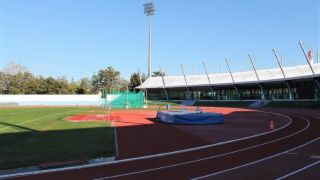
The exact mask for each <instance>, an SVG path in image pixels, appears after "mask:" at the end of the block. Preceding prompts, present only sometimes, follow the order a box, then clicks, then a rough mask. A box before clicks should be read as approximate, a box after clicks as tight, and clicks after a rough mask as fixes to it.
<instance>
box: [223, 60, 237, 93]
mask: <svg viewBox="0 0 320 180" xmlns="http://www.w3.org/2000/svg"><path fill="white" fill-rule="evenodd" d="M225 60H226V63H227V66H228V69H229V73H230V76H231V79H232V82H233V86H234V89H235V90H236V94H237V96H238V99H240V94H239V92H238V88H237V86H236V84H235V81H234V78H233V75H232V72H231V68H230V66H229V62H228V60H227V58H225Z"/></svg>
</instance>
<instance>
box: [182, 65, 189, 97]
mask: <svg viewBox="0 0 320 180" xmlns="http://www.w3.org/2000/svg"><path fill="white" fill-rule="evenodd" d="M181 70H182V73H183V77H184V82H185V84H186V89H187V93H188V96H189V97H187V99H189V98H190V97H191V94H190V90H189V88H188V82H187V77H186V74H185V72H184V69H183V65H182V64H181Z"/></svg>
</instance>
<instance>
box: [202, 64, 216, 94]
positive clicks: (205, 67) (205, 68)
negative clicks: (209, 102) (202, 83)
mask: <svg viewBox="0 0 320 180" xmlns="http://www.w3.org/2000/svg"><path fill="white" fill-rule="evenodd" d="M203 67H204V70H205V71H206V74H207V78H208V82H209V86H210V90H211V93H212V99H213V100H214V96H213V95H214V91H213V87H212V84H211V81H210V77H209V74H208V69H207V66H206V64H205V63H204V62H203Z"/></svg>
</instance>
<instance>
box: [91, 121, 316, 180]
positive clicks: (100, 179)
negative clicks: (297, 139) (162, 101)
mask: <svg viewBox="0 0 320 180" xmlns="http://www.w3.org/2000/svg"><path fill="white" fill-rule="evenodd" d="M305 120H306V121H307V126H306V127H304V128H303V129H301V130H300V131H297V132H295V133H293V134H290V135H288V136H285V137H282V138H279V139H275V140H272V141H268V142H265V143H262V144H258V145H255V146H250V147H247V148H243V149H239V150H236V151H231V152H228V153H223V154H219V155H215V156H209V157H206V158H201V159H196V160H192V161H187V162H183V163H177V164H172V165H167V166H161V167H157V168H152V169H146V170H141V171H135V172H131V173H124V174H118V175H114V176H107V177H102V178H96V179H95V180H103V179H111V178H118V177H123V176H129V175H134V174H140V173H145V172H150V171H156V170H161V169H166V168H171V167H176V166H181V165H186V164H192V163H196V162H200V161H205V160H209V159H214V158H217V157H222V156H226V155H229V154H234V153H238V152H242V151H246V150H249V149H254V148H257V147H260V146H264V145H267V144H271V143H273V142H277V141H281V140H283V139H287V138H289V137H292V136H294V135H297V134H299V133H301V132H303V131H305V130H306V129H308V127H309V125H310V122H309V120H307V119H305Z"/></svg>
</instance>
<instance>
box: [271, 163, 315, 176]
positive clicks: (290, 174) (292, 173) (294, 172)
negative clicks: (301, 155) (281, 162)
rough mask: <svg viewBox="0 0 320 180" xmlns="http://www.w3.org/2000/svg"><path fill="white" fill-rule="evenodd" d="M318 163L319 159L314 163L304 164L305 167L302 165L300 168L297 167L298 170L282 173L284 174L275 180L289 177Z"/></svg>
mask: <svg viewBox="0 0 320 180" xmlns="http://www.w3.org/2000/svg"><path fill="white" fill-rule="evenodd" d="M319 163H320V161H317V162H314V163H312V164H309V165H308V166H305V167H303V168H301V169H298V170H296V171H293V172H291V173H289V174H286V175H284V176H281V177H279V178H277V179H276V180H281V179H284V178H287V177H290V176H292V175H295V174H297V173H300V172H301V171H304V170H306V169H308V168H311V167H313V166H315V165H317V164H319Z"/></svg>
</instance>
